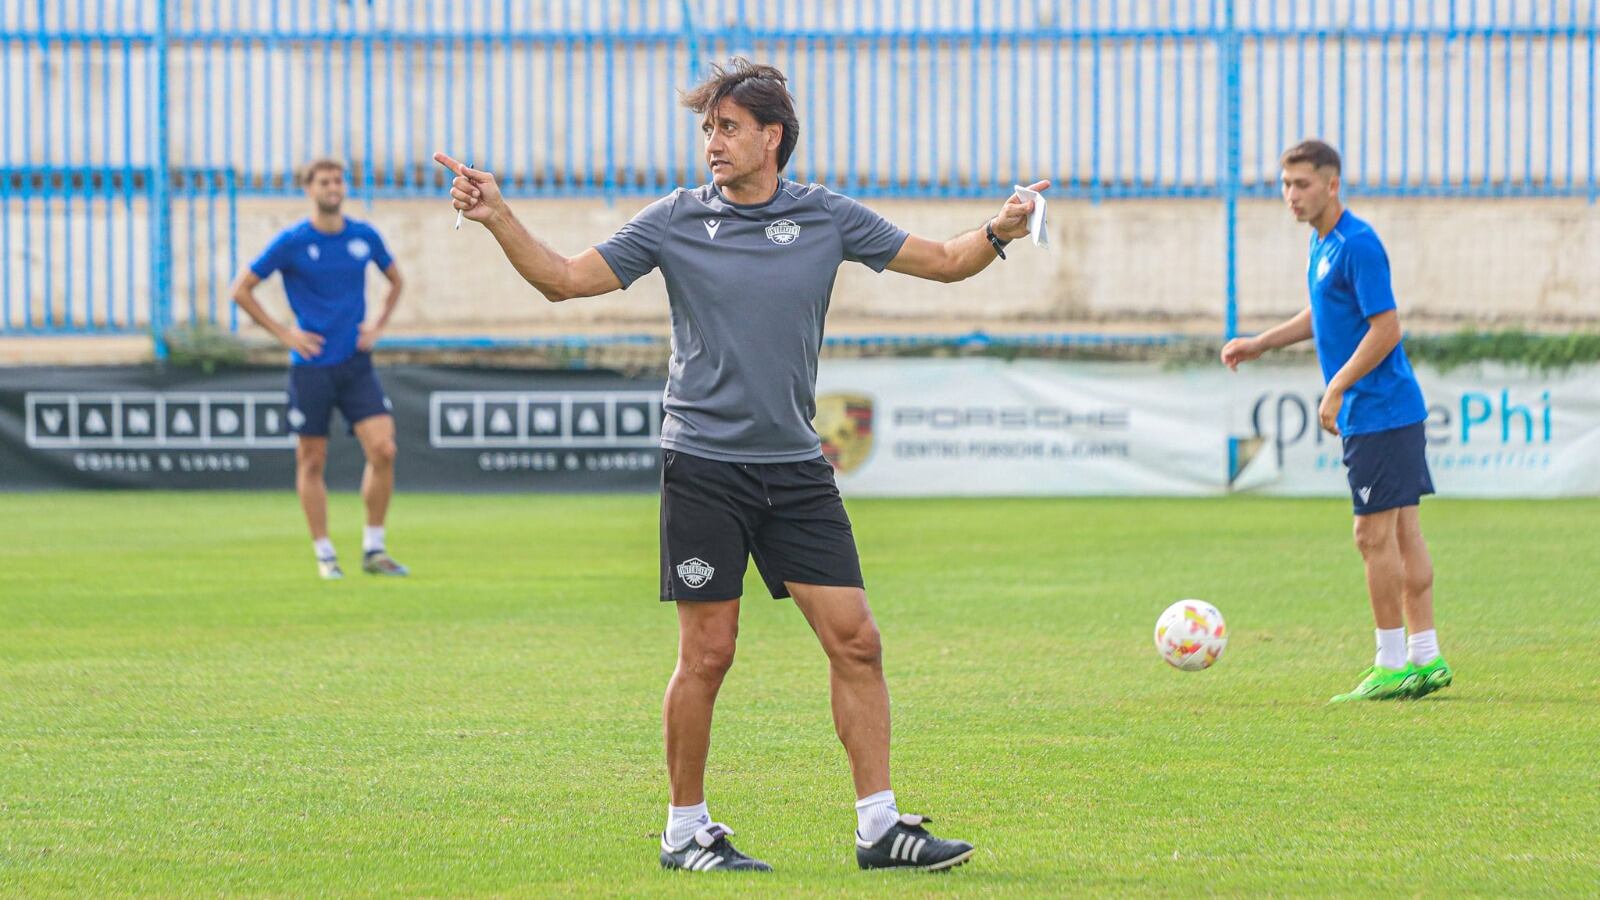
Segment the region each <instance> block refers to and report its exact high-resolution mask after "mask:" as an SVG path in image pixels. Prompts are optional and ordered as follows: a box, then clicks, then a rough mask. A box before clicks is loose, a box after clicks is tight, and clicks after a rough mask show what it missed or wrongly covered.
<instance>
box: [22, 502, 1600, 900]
mask: <svg viewBox="0 0 1600 900" xmlns="http://www.w3.org/2000/svg"><path fill="white" fill-rule="evenodd" d="M850 510H851V513H852V515H853V517H854V518H855V521H856V525H857V535H858V540H859V542H860V545H861V550H862V555H863V560H864V563H865V567H866V572H867V580H868V586H869V592H870V596H871V598H872V602H873V607H874V609H875V611H876V614H877V617H878V622H879V625H880V627H881V628H882V630H883V633H884V638H885V644H886V650H887V661H886V667H887V672H888V677H889V684H890V691H891V693H892V696H893V702H894V714H895V721H894V726H895V751H894V766H895V787H896V792H897V794H898V795H899V798H900V800H901V808H902V809H903V810H906V811H914V812H921V813H924V814H927V815H931V816H932V817H933V818H934V819H935V831H936V832H937V833H939V834H944V835H948V836H952V837H961V838H966V839H969V840H971V841H973V842H974V843H976V844H977V845H978V847H979V851H978V853H977V855H976V856H975V857H974V859H973V861H972V862H971V863H969V864H968V865H966V866H964V867H962V868H960V869H958V870H956V871H954V872H950V873H947V874H944V875H927V874H915V873H903V872H889V873H863V872H860V871H858V870H856V868H855V865H854V860H853V856H852V849H851V840H850V834H851V829H852V828H853V826H854V817H853V813H852V808H851V801H852V799H853V798H852V795H851V790H850V781H849V777H848V774H847V771H846V766H845V758H844V753H843V751H842V750H841V749H840V747H839V745H838V743H837V741H836V740H835V738H834V736H833V729H832V724H831V722H830V720H829V714H828V700H827V687H826V664H825V662H824V659H823V657H822V655H821V652H820V650H819V649H818V648H817V646H816V643H815V639H814V638H813V637H812V635H811V634H810V632H809V631H808V629H807V628H806V626H805V623H804V622H803V620H802V619H801V617H800V616H799V615H798V614H797V613H796V612H795V611H794V610H793V608H792V607H791V606H790V605H789V604H787V603H785V602H778V601H773V600H771V599H768V598H766V597H765V596H764V595H761V594H759V593H758V588H757V585H758V583H757V582H756V581H755V579H754V572H753V569H752V574H751V581H750V583H749V584H750V594H749V596H748V597H747V598H746V600H745V608H744V610H743V627H742V633H741V643H740V649H739V657H738V661H737V662H736V663H735V665H734V669H733V672H732V673H731V674H730V676H729V680H728V682H727V684H726V686H725V687H724V689H723V693H722V699H721V703H720V705H719V708H718V710H717V721H716V728H715V733H714V738H713V746H712V760H711V771H710V773H709V788H710V801H711V810H712V814H713V816H714V817H716V818H717V819H719V820H722V821H725V822H727V823H729V824H730V825H731V826H732V827H733V828H734V829H735V830H736V831H737V832H738V833H739V838H738V841H737V843H739V845H740V846H741V847H742V848H743V849H745V850H746V851H747V852H750V853H752V854H755V855H757V856H760V857H762V858H764V859H766V860H768V861H769V862H771V863H772V864H773V865H774V866H775V867H776V868H777V871H776V872H775V873H773V874H771V875H769V876H763V877H761V878H760V880H759V882H757V881H756V880H755V879H753V878H750V877H741V876H728V875H722V876H719V877H702V876H695V875H689V874H684V873H676V874H668V873H663V872H661V871H660V870H659V869H658V868H657V864H656V840H657V838H656V835H657V832H658V831H659V829H660V827H661V825H662V821H663V819H664V806H665V804H666V793H665V777H664V773H663V765H662V762H661V746H660V724H659V715H660V697H661V690H662V687H663V686H664V684H665V682H666V679H667V676H668V674H669V673H670V671H671V669H672V664H673V654H674V641H675V619H674V616H673V613H672V609H671V607H670V606H666V605H662V604H659V603H658V602H657V601H656V600H655V596H656V577H657V576H656V571H657V569H656V519H655V516H656V500H655V498H653V497H650V496H604V497H551V496H537V495H530V496H495V497H462V496H437V495H436V496H426V495H424V496H418V495H405V494H402V495H401V496H400V497H399V498H398V499H397V501H396V503H395V508H394V512H393V516H392V521H391V527H390V532H391V535H392V537H391V548H392V549H393V550H394V552H395V554H396V555H397V556H398V557H399V558H400V559H401V560H402V561H404V562H406V563H407V564H409V565H411V566H412V568H413V570H414V572H415V573H416V574H415V575H414V576H413V577H412V578H410V579H409V580H405V581H378V580H375V579H371V578H368V577H365V576H363V575H361V574H360V573H359V571H352V572H351V574H350V576H349V577H348V578H347V579H346V580H345V581H344V582H343V583H328V584H324V583H321V582H319V581H317V580H316V579H315V571H314V566H313V562H312V558H311V551H310V547H309V542H308V541H307V540H306V539H305V538H304V536H303V534H302V526H301V523H300V516H299V511H298V508H297V506H296V504H295V501H294V499H293V497H292V496H290V495H288V494H228V495H219V494H187V495H178V494H147V493H96V494H48V495H4V496H0V894H6V895H18V894H22V895H28V896H40V895H73V896H106V895H121V894H145V895H163V896H172V895H197V894H199V895H217V894H229V895H239V894H245V895H277V896H304V895H312V894H328V893H337V894H352V895H370V896H392V895H484V894H495V895H550V894H555V893H560V894H600V895H617V896H673V895H680V896H688V895H690V894H694V895H711V896H734V895H741V894H746V893H749V892H750V891H751V890H752V889H755V888H759V889H760V890H761V891H762V892H763V893H773V894H792V895H808V896H809V895H817V894H825V895H855V894H860V895H872V896H881V895H884V894H885V893H887V892H890V891H905V892H911V893H916V894H945V893H949V894H960V895H966V896H991V895H994V896H998V895H1009V896H1037V895H1068V896H1081V895H1084V894H1102V895H1104V894H1112V895H1128V894H1164V895H1169V896H1170V895H1174V894H1185V895H1187V894H1197V893H1212V892H1216V893H1223V894H1246V893H1248V894H1260V893H1273V894H1296V895H1304V894H1320V895H1346V896H1347V895H1378V894H1384V895H1396V894H1404V895H1416V894H1431V895H1437V896H1453V895H1465V894H1486V895H1507V894H1512V895H1528V894H1548V893H1567V894H1586V893H1591V892H1592V891H1594V890H1595V888H1596V885H1600V841H1597V837H1600V764H1597V763H1596V759H1597V756H1596V753H1597V749H1596V748H1600V713H1597V712H1596V710H1597V694H1600V690H1597V689H1600V665H1597V655H1596V652H1595V648H1596V635H1597V634H1600V600H1597V596H1600V595H1597V593H1596V591H1597V586H1600V539H1597V537H1596V534H1597V523H1600V501H1595V500H1575V501H1561V502H1471V501H1451V500H1440V501H1436V502H1428V503H1427V504H1425V506H1424V509H1423V525H1424V528H1425V530H1426V532H1427V534H1428V537H1429V539H1430V542H1431V544H1432V548H1433V552H1434V555H1435V560H1436V563H1437V567H1438V585H1437V597H1438V609H1439V628H1440V636H1441V643H1442V645H1443V648H1444V650H1445V654H1446V656H1447V657H1448V658H1449V659H1450V662H1451V664H1452V665H1453V667H1454V668H1455V670H1456V673H1457V676H1456V679H1457V680H1456V685H1455V686H1454V687H1452V688H1450V689H1449V690H1447V691H1445V692H1443V693H1442V694H1440V695H1437V696H1436V697H1433V698H1429V699H1426V700H1423V701H1417V702H1395V703H1383V704H1360V705H1354V706H1343V707H1328V706H1325V705H1324V702H1325V701H1326V700H1327V698H1328V697H1329V696H1330V695H1332V694H1334V693H1335V692H1338V691H1341V690H1344V689H1347V688H1349V687H1350V686H1351V685H1353V684H1354V682H1355V680H1356V676H1357V674H1358V673H1359V671H1360V669H1361V668H1362V667H1363V666H1364V665H1365V664H1367V663H1368V662H1369V661H1370V657H1371V654H1372V632H1371V622H1370V618H1369V615H1368V613H1367V609H1366V600H1365V592H1364V587H1363V582H1362V576H1361V567H1360V563H1359V559H1358V557H1357V554H1356V551H1355V550H1354V549H1353V547H1352V546H1351V544H1350V539H1349V518H1348V515H1349V508H1348V506H1347V505H1346V504H1343V503H1341V502H1339V501H1332V500H1315V501H1291V500H1266V499H1247V498H1232V499H1215V500H1182V501H1177V500H1173V501H1168V500H982V501H980V500H971V501H865V500H864V501H854V502H851V503H850ZM333 522H334V526H335V530H334V537H335V541H336V543H338V545H339V546H340V548H341V550H342V551H343V553H344V558H345V561H346V566H347V568H348V569H351V570H355V569H357V558H358V553H357V550H358V542H359V523H360V519H359V510H358V505H357V501H356V500H355V498H353V497H351V496H349V495H341V496H337V497H335V500H334V508H333ZM1188 596H1193V597H1200V598H1204V599H1207V600H1210V601H1212V602H1214V603H1216V604H1217V605H1218V607H1220V608H1221V610H1222V611H1223V613H1224V614H1225V615H1226V616H1227V619H1228V624H1229V631H1230V634H1231V643H1230V645H1229V647H1228V651H1227V653H1226V654H1225V655H1224V656H1223V658H1222V660H1221V662H1220V663H1219V664H1218V665H1217V666H1216V667H1215V668H1213V669H1211V670H1210V671H1207V672H1203V673H1198V674H1188V673H1180V672H1177V671H1174V670H1171V669H1169V668H1168V667H1167V666H1165V665H1164V664H1162V662H1161V661H1160V659H1159V658H1158V657H1157V655H1156V653H1155V650H1154V648H1153V646H1152V641H1151V629H1152V627H1153V624H1154V622H1155V618H1156V615H1157V614H1158V613H1159V612H1160V611H1161V610H1162V609H1163V608H1164V607H1165V606H1166V605H1167V604H1169V603H1170V602H1172V601H1173V600H1176V599H1179V598H1182V597H1188Z"/></svg>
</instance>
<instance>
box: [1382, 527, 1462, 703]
mask: <svg viewBox="0 0 1600 900" xmlns="http://www.w3.org/2000/svg"><path fill="white" fill-rule="evenodd" d="M1418 509H1419V508H1418V507H1415V506H1406V507H1402V508H1401V509H1399V510H1398V512H1399V518H1398V520H1397V522H1396V526H1395V537H1396V542H1397V543H1398V544H1399V546H1400V559H1401V563H1402V565H1403V566H1404V567H1405V601H1404V602H1405V612H1406V629H1407V630H1408V631H1409V632H1410V635H1409V636H1408V637H1407V645H1408V646H1407V652H1406V658H1407V661H1408V662H1409V663H1410V667H1409V668H1410V670H1411V672H1410V680H1409V692H1410V694H1411V696H1413V697H1423V696H1426V695H1428V694H1431V693H1433V692H1434V691H1437V690H1439V689H1441V688H1446V687H1449V686H1450V684H1451V683H1452V682H1453V681H1455V673H1454V672H1452V671H1451V670H1450V665H1449V664H1448V663H1446V662H1445V661H1444V657H1443V656H1442V655H1440V653H1439V636H1438V633H1437V632H1435V631H1434V627H1433V557H1432V556H1431V555H1429V553H1428V542H1427V541H1426V540H1424V539H1423V537H1422V520H1421V518H1420V517H1419V515H1418Z"/></svg>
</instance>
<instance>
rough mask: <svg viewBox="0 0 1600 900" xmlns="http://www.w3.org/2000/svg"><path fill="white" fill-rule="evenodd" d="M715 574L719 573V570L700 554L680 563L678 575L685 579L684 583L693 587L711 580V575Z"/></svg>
mask: <svg viewBox="0 0 1600 900" xmlns="http://www.w3.org/2000/svg"><path fill="white" fill-rule="evenodd" d="M715 574H717V570H716V569H713V568H712V567H711V564H710V563H708V562H706V561H705V560H703V559H701V558H700V557H698V556H695V557H691V558H689V559H686V560H684V561H683V562H681V563H678V577H679V578H680V579H682V580H683V583H684V584H687V585H688V586H689V587H692V588H697V587H701V586H702V585H704V584H705V583H706V582H708V581H710V580H711V576H712V575H715Z"/></svg>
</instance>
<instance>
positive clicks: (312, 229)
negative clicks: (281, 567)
mask: <svg viewBox="0 0 1600 900" xmlns="http://www.w3.org/2000/svg"><path fill="white" fill-rule="evenodd" d="M298 178H299V181H300V183H301V184H302V185H303V186H304V188H305V191H306V196H307V197H308V198H310V200H311V202H312V204H313V206H314V210H313V212H312V214H311V217H310V218H309V219H306V220H304V221H302V222H299V223H297V224H295V225H291V226H289V227H288V228H287V229H285V230H284V231H283V233H281V234H279V235H278V236H277V237H276V238H275V239H273V241H272V244H271V245H270V246H268V247H267V249H266V250H265V251H264V252H263V253H262V254H261V256H260V257H259V258H257V259H256V261H255V262H252V263H251V264H250V265H249V266H248V267H247V268H245V270H244V271H242V272H240V273H239V277H238V278H237V279H236V280H235V281H234V284H233V300H234V302H235V303H237V304H239V308H240V309H242V310H244V311H245V313H246V314H248V315H249V316H250V318H252V319H254V320H255V321H256V324H257V325H260V326H261V327H262V328H265V329H266V330H267V331H269V332H271V333H272V335H273V336H274V337H276V338H277V339H278V340H280V341H282V342H283V343H284V345H285V346H286V347H288V348H289V426H290V428H291V429H292V430H293V431H294V433H295V436H296V446H295V489H296V490H297V491H298V492H299V494H300V506H301V508H302V509H304V510H305V514H306V524H307V525H309V526H310V528H311V540H312V547H313V549H314V551H315V553H316V557H317V570H318V572H319V573H320V574H321V575H322V577H323V578H329V579H332V578H342V577H344V573H343V571H342V570H340V568H339V558H338V556H337V555H336V554H335V553H334V548H333V542H332V541H331V540H329V538H328V486H327V483H326V482H325V481H324V480H323V470H324V468H325V467H326V464H327V460H328V426H329V424H330V423H331V421H332V418H333V410H334V407H338V409H339V413H340V414H341V415H342V416H344V419H345V422H346V423H347V424H348V425H349V427H350V430H351V432H352V433H354V434H355V436H356V439H357V440H359V441H360V442H361V450H362V452H363V453H365V454H366V457H367V466H366V471H365V472H364V473H363V475H362V477H361V499H362V501H363V502H364V503H365V504H366V507H367V527H366V530H365V532H364V533H363V535H362V539H361V547H362V550H363V551H364V552H363V556H362V563H361V568H362V569H363V570H364V571H366V572H368V573H369V574H373V575H405V574H407V570H406V567H405V566H402V565H400V564H399V563H398V562H395V560H394V558H393V557H391V556H390V555H389V553H388V551H387V550H385V548H384V533H383V529H384V524H383V523H384V518H385V516H386V515H387V514H388V511H389V498H390V496H391V495H393V493H394V460H395V440H394V417H393V415H392V413H391V409H392V408H391V406H390V404H389V398H388V397H386V396H384V393H383V387H382V386H381V385H380V384H378V376H377V373H376V372H374V371H373V369H372V347H373V345H374V344H376V343H377V342H378V336H379V335H380V334H382V333H383V329H384V326H385V325H387V324H388V322H389V317H390V316H392V315H394V308H395V304H397V303H399V302H400V288H401V280H400V270H399V268H398V267H396V266H395V263H394V260H393V259H392V258H390V256H389V250H388V248H386V247H385V246H384V244H383V238H381V237H379V236H378V232H377V230H376V229H374V228H373V227H372V226H371V225H368V224H367V223H365V222H361V221H357V220H356V219H352V218H349V217H347V216H345V215H344V213H342V212H340V207H341V206H342V204H343V203H344V193H345V180H344V165H343V164H342V163H340V162H339V161H337V160H332V159H317V160H313V161H311V162H309V163H307V164H306V165H305V166H304V167H302V169H301V171H300V172H299V173H298ZM369 265H376V266H377V267H378V270H379V271H381V272H382V273H383V275H384V277H385V278H387V279H388V280H389V293H388V295H387V296H385V297H384V300H383V311H382V312H381V313H379V315H378V319H377V321H376V322H374V323H372V324H371V325H367V324H364V323H365V321H366V317H367V291H366V281H367V266H369ZM274 272H281V273H283V288H284V293H286V294H288V295H289V308H290V309H291V310H292V311H293V312H294V319H295V321H294V324H293V325H284V324H282V323H281V322H278V321H277V320H276V319H274V318H273V317H272V316H271V315H270V314H269V313H267V311H266V310H264V309H262V307H261V304H260V303H259V302H258V301H257V300H256V298H255V294H254V289H255V286H256V285H258V284H260V283H261V282H262V281H263V280H264V279H266V278H270V277H271V276H272V273H274Z"/></svg>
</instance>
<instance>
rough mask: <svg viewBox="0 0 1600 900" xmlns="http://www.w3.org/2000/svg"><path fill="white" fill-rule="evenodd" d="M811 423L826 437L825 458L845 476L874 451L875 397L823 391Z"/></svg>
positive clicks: (823, 453) (823, 443)
mask: <svg viewBox="0 0 1600 900" xmlns="http://www.w3.org/2000/svg"><path fill="white" fill-rule="evenodd" d="M811 425H812V427H813V428H815V429H816V430H817V436H818V437H820V438H822V455H823V457H824V458H825V459H827V460H828V462H829V463H831V464H832V465H833V468H834V470H835V471H837V472H839V473H840V474H842V475H848V474H850V473H851V472H854V471H855V470H856V469H859V468H861V464H862V463H864V462H866V461H867V457H868V456H870V455H871V454H872V398H871V397H868V396H867V395H865V394H823V395H822V396H821V397H818V398H817V415H816V418H814V419H813V420H812V422H811Z"/></svg>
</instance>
